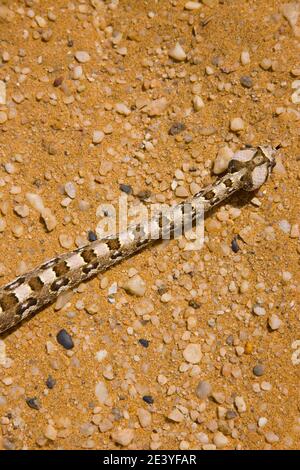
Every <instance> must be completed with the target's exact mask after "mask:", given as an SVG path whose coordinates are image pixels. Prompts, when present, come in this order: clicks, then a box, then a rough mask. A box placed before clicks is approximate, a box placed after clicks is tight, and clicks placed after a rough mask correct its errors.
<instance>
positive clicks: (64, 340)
mask: <svg viewBox="0 0 300 470" xmlns="http://www.w3.org/2000/svg"><path fill="white" fill-rule="evenodd" d="M56 339H57V342H58V343H59V344H60V345H61V346H63V347H64V348H65V349H72V348H74V343H73V340H72V338H71V336H70V335H69V333H68V332H67V331H66V330H64V329H62V330H60V331H59V332H58V333H57V335H56Z"/></svg>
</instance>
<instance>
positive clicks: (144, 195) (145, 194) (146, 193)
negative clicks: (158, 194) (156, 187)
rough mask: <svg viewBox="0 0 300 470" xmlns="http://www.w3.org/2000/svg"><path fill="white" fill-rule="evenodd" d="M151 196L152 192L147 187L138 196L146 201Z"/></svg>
mask: <svg viewBox="0 0 300 470" xmlns="http://www.w3.org/2000/svg"><path fill="white" fill-rule="evenodd" d="M150 196H151V192H150V191H149V190H148V189H145V191H140V192H139V193H138V194H137V197H138V198H139V199H140V200H141V201H145V200H146V199H149V197H150Z"/></svg>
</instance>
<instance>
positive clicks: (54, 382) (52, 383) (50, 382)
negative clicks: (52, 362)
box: [46, 375, 56, 390]
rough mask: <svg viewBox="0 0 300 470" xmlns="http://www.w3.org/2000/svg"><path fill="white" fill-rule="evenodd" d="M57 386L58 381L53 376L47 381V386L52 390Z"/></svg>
mask: <svg viewBox="0 0 300 470" xmlns="http://www.w3.org/2000/svg"><path fill="white" fill-rule="evenodd" d="M55 384H56V380H55V379H54V378H53V377H52V375H49V377H48V378H47V380H46V385H47V387H48V388H50V390H52V388H54V385H55Z"/></svg>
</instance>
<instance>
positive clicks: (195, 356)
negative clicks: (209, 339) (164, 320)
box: [182, 343, 202, 364]
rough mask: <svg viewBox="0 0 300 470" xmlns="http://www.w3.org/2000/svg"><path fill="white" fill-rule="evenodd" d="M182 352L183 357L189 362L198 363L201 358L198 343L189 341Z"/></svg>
mask: <svg viewBox="0 0 300 470" xmlns="http://www.w3.org/2000/svg"><path fill="white" fill-rule="evenodd" d="M182 354H183V357H184V359H185V360H186V361H187V362H189V363H190V364H198V363H199V362H200V361H201V358H202V352H201V346H200V344H193V343H190V344H188V345H187V347H186V348H185V349H184V351H183V353H182Z"/></svg>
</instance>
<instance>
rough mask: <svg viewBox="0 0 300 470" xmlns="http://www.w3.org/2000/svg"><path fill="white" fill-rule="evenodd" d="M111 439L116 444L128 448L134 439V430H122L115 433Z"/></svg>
mask: <svg viewBox="0 0 300 470" xmlns="http://www.w3.org/2000/svg"><path fill="white" fill-rule="evenodd" d="M111 437H112V440H113V441H114V442H115V443H116V444H120V445H121V446H122V447H127V446H128V445H129V444H130V443H131V441H132V440H133V438H134V430H133V429H128V428H126V429H121V430H119V431H115V432H113V433H112V435H111Z"/></svg>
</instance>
